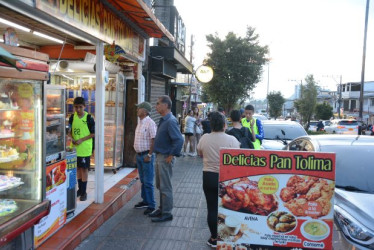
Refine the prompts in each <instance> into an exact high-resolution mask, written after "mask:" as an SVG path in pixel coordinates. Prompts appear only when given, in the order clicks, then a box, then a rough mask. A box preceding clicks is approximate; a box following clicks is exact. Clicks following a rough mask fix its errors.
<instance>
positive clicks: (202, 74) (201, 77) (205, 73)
mask: <svg viewBox="0 0 374 250" xmlns="http://www.w3.org/2000/svg"><path fill="white" fill-rule="evenodd" d="M213 74H214V72H213V69H212V68H211V67H209V66H205V65H201V66H199V67H198V68H197V70H196V73H195V75H196V78H197V80H198V81H199V82H202V83H207V82H210V81H211V80H212V79H213Z"/></svg>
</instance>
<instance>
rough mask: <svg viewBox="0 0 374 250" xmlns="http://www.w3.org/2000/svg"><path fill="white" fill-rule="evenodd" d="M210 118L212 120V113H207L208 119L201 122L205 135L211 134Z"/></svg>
mask: <svg viewBox="0 0 374 250" xmlns="http://www.w3.org/2000/svg"><path fill="white" fill-rule="evenodd" d="M209 118H210V112H207V117H206V119H204V120H202V121H201V126H202V127H203V134H208V133H210V132H211V129H210V121H209Z"/></svg>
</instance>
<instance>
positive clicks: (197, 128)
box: [193, 107, 203, 145]
mask: <svg viewBox="0 0 374 250" xmlns="http://www.w3.org/2000/svg"><path fill="white" fill-rule="evenodd" d="M193 116H194V117H195V119H196V122H195V128H194V132H195V133H194V136H195V141H196V145H197V144H199V141H200V138H201V134H202V133H203V129H202V127H201V118H200V115H199V108H198V107H194V108H193Z"/></svg>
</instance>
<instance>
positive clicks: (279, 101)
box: [267, 91, 286, 119]
mask: <svg viewBox="0 0 374 250" xmlns="http://www.w3.org/2000/svg"><path fill="white" fill-rule="evenodd" d="M267 99H268V103H269V114H270V117H272V118H275V119H276V118H277V117H278V116H281V115H282V108H283V104H284V102H285V101H286V100H285V99H284V97H283V96H282V94H281V92H280V91H278V92H275V91H272V92H270V94H268V96H267Z"/></svg>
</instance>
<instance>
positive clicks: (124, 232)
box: [76, 156, 211, 250]
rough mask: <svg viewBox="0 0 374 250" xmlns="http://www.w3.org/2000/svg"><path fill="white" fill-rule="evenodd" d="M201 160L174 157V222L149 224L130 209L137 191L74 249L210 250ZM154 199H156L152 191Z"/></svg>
mask: <svg viewBox="0 0 374 250" xmlns="http://www.w3.org/2000/svg"><path fill="white" fill-rule="evenodd" d="M202 166H203V163H202V159H201V158H199V157H190V156H186V157H180V158H177V162H176V165H175V167H174V169H173V179H172V182H173V190H174V209H173V216H174V219H173V220H172V221H168V222H162V223H153V222H151V218H149V217H148V216H145V215H143V212H144V209H134V205H135V204H136V203H138V202H139V201H141V198H140V192H139V193H138V194H137V195H135V196H134V197H133V198H132V199H131V200H130V201H129V202H128V203H127V204H126V205H124V206H123V207H122V208H121V209H120V210H118V212H117V213H116V214H114V215H113V216H112V217H111V218H110V219H109V220H107V221H106V222H105V223H104V224H103V225H102V226H101V227H100V228H98V229H97V230H96V231H95V232H94V233H93V234H92V235H90V236H89V237H88V238H86V240H84V241H83V242H82V243H81V244H80V245H79V246H78V247H77V248H76V249H82V250H86V249H105V250H109V249H163V250H164V249H165V250H166V249H178V250H179V249H180V250H181V249H191V250H192V249H211V248H210V247H209V246H207V244H206V241H207V240H208V239H209V237H210V232H209V229H208V225H207V222H206V215H207V210H206V202H205V197H204V193H203V189H202ZM155 197H156V199H157V206H158V204H159V203H158V199H159V192H158V190H157V189H156V192H155Z"/></svg>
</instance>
